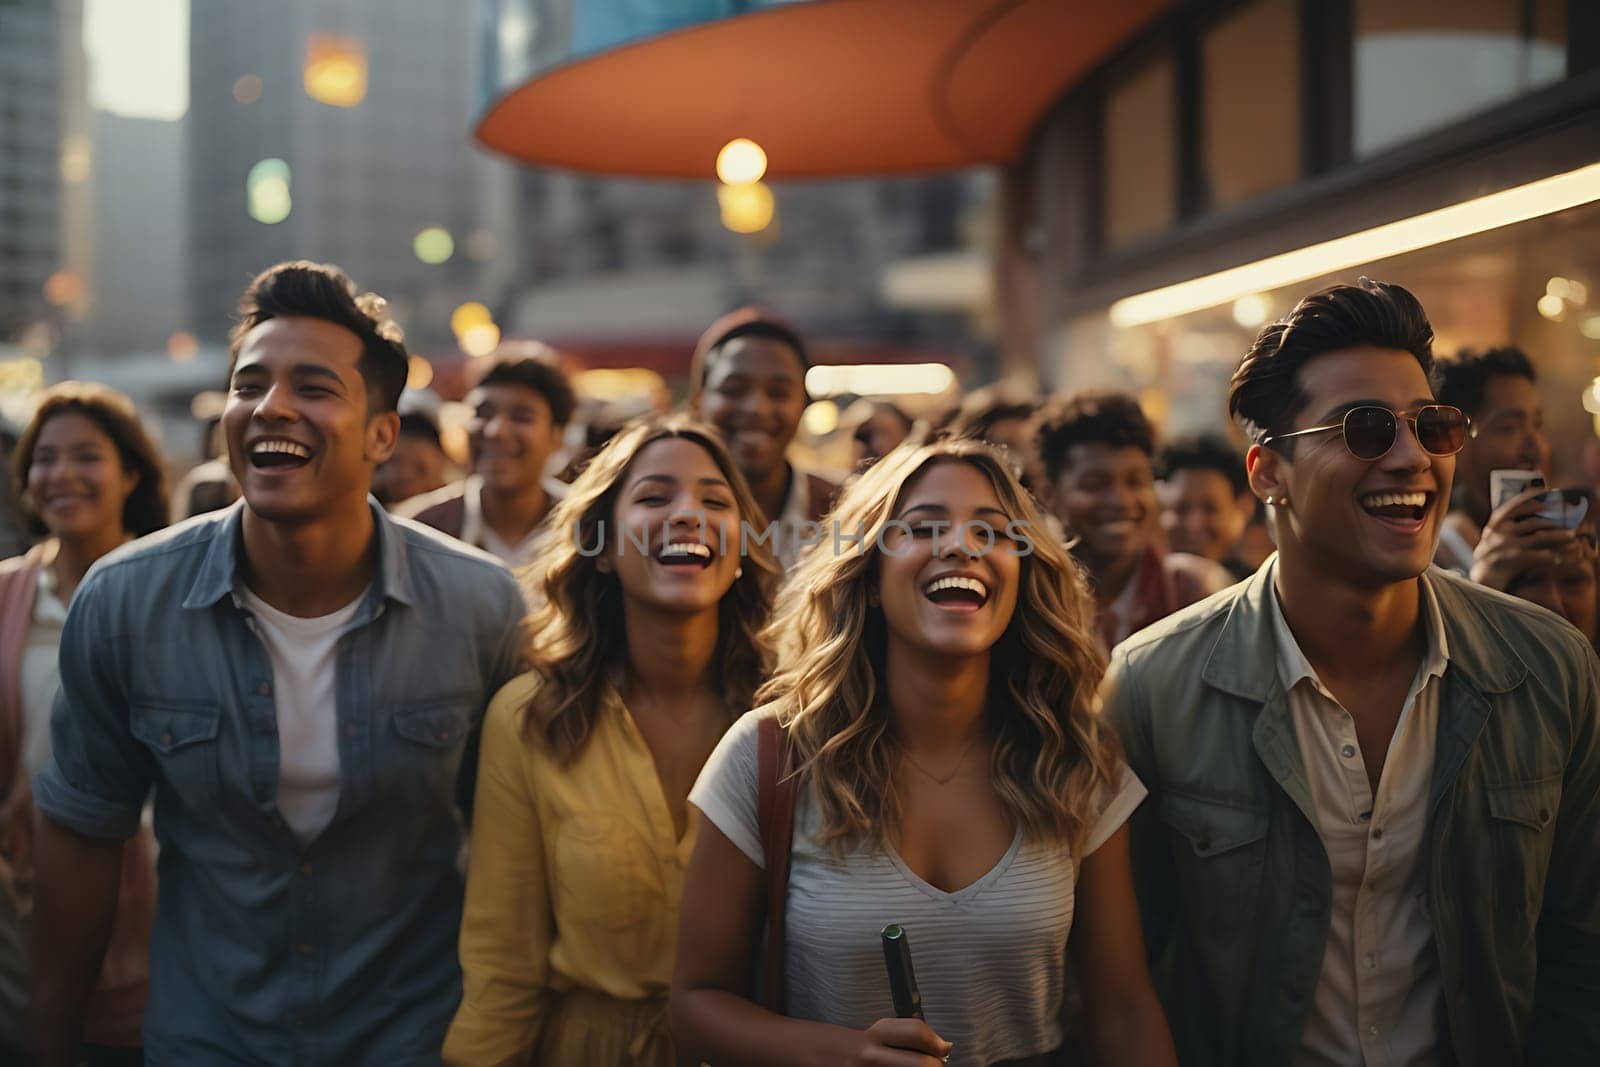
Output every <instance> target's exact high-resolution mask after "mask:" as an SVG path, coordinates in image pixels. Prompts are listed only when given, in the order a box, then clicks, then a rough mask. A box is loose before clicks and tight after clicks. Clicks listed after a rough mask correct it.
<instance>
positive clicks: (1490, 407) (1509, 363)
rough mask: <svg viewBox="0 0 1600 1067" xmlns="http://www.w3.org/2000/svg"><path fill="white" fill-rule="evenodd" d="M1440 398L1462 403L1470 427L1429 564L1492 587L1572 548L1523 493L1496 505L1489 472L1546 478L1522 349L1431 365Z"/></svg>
mask: <svg viewBox="0 0 1600 1067" xmlns="http://www.w3.org/2000/svg"><path fill="white" fill-rule="evenodd" d="M1433 381H1434V387H1435V390H1436V392H1437V393H1438V397H1439V402H1440V403H1441V404H1449V405H1451V406H1453V407H1457V408H1460V409H1461V410H1462V411H1464V412H1466V413H1467V417H1468V418H1470V419H1471V420H1472V427H1473V429H1472V433H1471V434H1470V435H1469V436H1468V438H1467V444H1466V447H1465V448H1463V449H1462V450H1461V455H1460V456H1459V457H1457V461H1456V488H1455V492H1454V495H1453V498H1452V500H1451V510H1450V515H1449V517H1448V518H1447V519H1446V520H1445V524H1444V528H1443V529H1442V530H1441V531H1440V534H1439V547H1438V549H1437V551H1436V552H1435V555H1434V562H1436V563H1438V564H1439V565H1440V566H1441V567H1444V568H1445V569H1447V570H1452V571H1455V572H1456V573H1457V574H1463V575H1468V576H1470V577H1471V578H1472V580H1473V581H1475V582H1478V583H1479V584H1481V585H1487V586H1489V587H1490V588H1491V589H1500V590H1504V589H1505V588H1506V587H1507V586H1508V585H1509V584H1510V583H1511V581H1512V579H1513V578H1515V577H1516V576H1517V575H1518V574H1520V573H1522V572H1523V571H1525V570H1527V569H1529V568H1530V567H1533V566H1535V565H1538V564H1540V563H1547V562H1554V561H1555V555H1554V554H1559V553H1561V552H1565V551H1570V550H1571V549H1572V547H1573V536H1572V533H1571V531H1568V530H1563V529H1561V528H1559V527H1558V526H1557V525H1556V524H1554V523H1551V522H1547V521H1545V520H1543V519H1541V518H1539V517H1538V516H1537V514H1535V513H1536V512H1537V510H1538V507H1537V505H1531V506H1530V505H1529V502H1528V500H1526V499H1524V500H1521V501H1518V502H1516V503H1507V504H1506V505H1505V506H1503V507H1496V506H1495V501H1493V500H1492V499H1490V495H1489V494H1490V491H1491V486H1490V477H1489V476H1490V473H1491V472H1492V471H1497V470H1526V471H1533V472H1535V473H1537V474H1539V475H1540V476H1541V477H1547V476H1548V471H1549V468H1550V442H1549V440H1548V439H1547V438H1546V437H1545V435H1544V404H1543V402H1542V401H1541V400H1540V399H1539V390H1538V378H1537V376H1536V375H1535V373H1534V370H1533V364H1532V363H1531V362H1530V361H1529V359H1528V356H1527V354H1526V353H1524V352H1523V351H1522V350H1521V349H1518V348H1511V347H1502V348H1490V349H1487V350H1485V351H1482V352H1475V351H1471V350H1468V351H1463V352H1462V353H1460V354H1459V355H1457V356H1456V357H1455V358H1454V359H1441V360H1439V361H1438V362H1437V363H1436V364H1435V365H1434V371H1433Z"/></svg>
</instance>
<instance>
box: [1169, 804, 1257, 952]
mask: <svg viewBox="0 0 1600 1067" xmlns="http://www.w3.org/2000/svg"><path fill="white" fill-rule="evenodd" d="M1160 816H1161V821H1162V822H1163V823H1164V824H1165V825H1166V827H1167V829H1168V831H1169V835H1170V838H1171V841H1170V845H1171V849H1172V856H1173V864H1174V866H1175V867H1176V869H1177V873H1178V878H1179V881H1180V882H1181V883H1182V885H1183V897H1184V906H1185V908H1187V909H1190V910H1193V909H1196V908H1200V909H1205V911H1206V914H1204V915H1195V914H1191V915H1190V916H1189V921H1190V924H1191V928H1192V929H1195V930H1196V931H1203V930H1212V931H1215V930H1219V929H1224V928H1233V927H1238V926H1239V925H1241V924H1250V923H1252V922H1254V921H1255V919H1256V914H1255V913H1256V908H1255V902H1256V898H1257V896H1258V894H1259V893H1260V889H1261V877H1262V872H1263V870H1264V868H1265V857H1266V837H1267V813H1266V811H1265V810H1263V809H1260V808H1255V807H1250V806H1247V805H1241V804H1233V803H1229V802H1227V801H1219V800H1211V799H1208V798H1204V797H1197V796H1192V795H1190V794H1186V793H1174V792H1167V793H1164V794H1162V796H1161V804H1160Z"/></svg>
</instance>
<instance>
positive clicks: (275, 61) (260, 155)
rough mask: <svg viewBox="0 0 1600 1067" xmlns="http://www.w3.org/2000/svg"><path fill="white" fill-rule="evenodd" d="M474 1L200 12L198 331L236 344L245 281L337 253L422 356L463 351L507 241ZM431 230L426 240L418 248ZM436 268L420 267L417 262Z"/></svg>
mask: <svg viewBox="0 0 1600 1067" xmlns="http://www.w3.org/2000/svg"><path fill="white" fill-rule="evenodd" d="M477 27H478V23H477V21H476V19H475V5H473V4H467V5H459V4H440V3H433V2H431V0H396V2H386V3H382V4H375V3H373V4H349V3H342V2H339V0H285V2H283V3H273V4H229V3H215V2H196V3H195V4H194V5H193V8H192V22H191V29H190V72H191V75H190V76H191V93H190V111H189V163H188V178H189V183H188V189H189V197H190V205H191V207H190V210H191V229H190V256H189V262H190V272H191V284H190V291H191V294H192V301H193V309H194V314H195V321H196V332H197V334H199V335H200V337H201V339H202V340H203V341H205V340H210V341H218V340H221V339H222V338H223V337H225V335H226V333H227V330H228V327H229V320H230V316H231V313H232V311H233V309H234V306H235V304H236V302H237V300H238V297H239V294H240V292H241V291H242V289H243V288H244V286H245V284H246V283H247V282H248V281H249V279H250V278H251V277H252V276H253V275H254V274H255V273H257V272H258V271H260V270H262V269H263V268H265V267H267V266H270V265H271V264H273V263H275V262H277V261H279V260H282V259H288V258H307V259H314V260H329V261H336V262H338V263H339V264H340V265H341V266H343V267H344V268H345V269H346V270H347V271H348V272H349V273H350V275H351V277H353V278H354V279H355V280H356V282H357V284H359V285H360V286H362V287H363V288H364V289H369V290H372V291H375V292H378V293H381V294H383V295H384V296H385V297H387V298H388V299H389V301H390V303H391V306H392V311H393V314H394V315H395V317H396V318H397V319H398V320H399V321H400V322H401V323H402V324H403V325H404V326H405V328H406V331H407V340H408V342H409V343H410V344H411V345H412V347H413V348H414V349H416V350H418V351H420V352H438V351H446V350H448V351H453V349H454V339H453V337H452V334H451V331H450V327H449V320H450V312H451V309H453V308H454V307H455V306H456V305H457V304H459V303H461V302H462V301H465V300H468V299H482V295H481V294H480V293H479V291H478V288H479V282H480V279H481V278H483V277H484V275H485V273H486V272H489V271H490V269H491V264H492V263H493V262H494V260H495V259H496V256H497V253H498V251H499V248H500V247H502V242H501V241H500V240H499V238H500V236H501V235H499V234H497V233H495V232H494V231H493V230H492V229H491V228H490V227H491V226H492V225H493V224H495V223H496V222H497V221H498V222H500V223H502V224H503V221H504V220H503V218H502V217H500V216H499V214H498V212H499V211H500V210H501V209H500V207H499V205H498V203H497V202H496V200H495V197H494V191H495V190H494V186H493V184H492V182H491V180H490V179H491V178H492V176H493V172H494V171H496V170H497V169H500V170H504V169H506V168H505V166H504V165H503V164H500V163H498V162H497V161H493V160H490V159H488V158H486V156H485V155H484V154H483V153H481V152H479V151H477V150H476V149H475V148H474V147H473V145H472V142H471V139H470V131H471V127H472V119H473V115H474V113H475V109H476V84H477V83H476V77H477V73H476V70H477V62H478V52H477V48H478V44H479V39H478V32H477ZM424 231H443V234H444V235H445V237H446V238H447V241H441V240H440V236H439V234H438V233H437V232H434V233H432V235H431V239H432V244H431V245H430V246H419V243H418V235H419V234H422V233H423V232H424ZM419 252H421V253H424V254H425V256H426V258H428V259H431V260H435V261H434V262H425V261H424V258H423V256H421V255H419Z"/></svg>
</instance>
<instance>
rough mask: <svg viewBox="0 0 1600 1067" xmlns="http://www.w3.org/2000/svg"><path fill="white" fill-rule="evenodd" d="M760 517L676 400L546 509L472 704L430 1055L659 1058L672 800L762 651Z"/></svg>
mask: <svg viewBox="0 0 1600 1067" xmlns="http://www.w3.org/2000/svg"><path fill="white" fill-rule="evenodd" d="M763 521H764V520H763V518H762V516H761V513H760V509H759V507H758V506H757V504H756V503H755V501H754V499H753V498H752V496H751V495H750V490H749V487H748V486H747V485H746V484H745V481H744V479H743V478H742V477H741V476H740V474H739V472H738V469H737V468H736V467H735V466H734V463H733V459H732V457H731V456H730V455H729V454H728V451H727V448H726V446H724V445H723V444H722V442H721V439H720V438H719V437H717V436H716V434H715V431H713V430H711V429H709V428H707V427H705V426H703V425H702V424H700V423H697V422H695V421H693V420H691V419H689V418H687V417H685V416H679V415H674V416H668V417H666V418H663V419H653V420H649V421H646V422H643V423H637V424H635V425H633V426H631V427H629V428H628V429H626V430H624V431H623V432H622V433H620V434H618V435H617V436H616V437H615V438H613V439H612V441H611V442H610V443H609V444H607V445H606V447H605V448H604V449H603V450H601V452H600V453H599V454H598V455H597V456H596V457H595V458H594V460H593V461H592V462H591V463H590V464H589V466H588V467H587V468H586V469H585V470H584V471H583V473H582V474H581V475H579V477H578V478H577V480H576V481H575V482H574V483H573V485H572V487H571V490H570V491H569V492H568V494H567V496H566V498H565V499H564V500H563V501H561V502H560V503H559V504H558V505H557V506H556V509H555V511H554V512H553V513H552V515H551V519H550V522H549V524H548V527H547V533H546V534H545V540H544V543H543V544H542V545H541V547H540V551H539V553H538V555H537V556H536V562H535V563H534V564H533V565H532V567H530V568H529V572H528V575H527V580H529V581H530V582H532V583H533V584H534V588H535V589H536V590H538V591H539V592H541V593H542V594H543V597H544V603H543V605H542V606H541V607H540V608H538V609H537V610H536V611H535V613H534V615H533V617H532V618H531V619H530V620H529V626H528V630H529V634H530V650H529V653H530V660H531V662H532V664H533V669H532V670H531V671H530V672H529V673H527V674H525V675H523V676H522V677H520V678H518V679H516V680H515V681H513V682H511V683H510V684H509V685H507V686H506V687H505V688H504V689H503V690H501V691H500V693H499V694H497V695H496V697H495V699H494V701H493V702H492V703H491V704H490V706H489V711H488V714H487V717H486V718H485V721H484V728H483V745H482V756H481V761H480V764H479V769H478V785H477V803H476V805H475V808H474V818H473V828H472V849H471V861H470V867H469V870H468V875H467V901H466V911H465V914H464V916H463V918H462V925H461V966H462V971H463V977H464V993H463V998H462V1002H461V1007H460V1009H459V1010H458V1011H457V1012H456V1017H455V1021H454V1022H453V1023H452V1025H451V1027H450V1034H449V1037H448V1038H447V1040H446V1042H445V1048H444V1058H445V1061H446V1062H447V1063H451V1064H471V1065H472V1067H488V1065H493V1064H523V1063H537V1064H585V1065H590V1067H606V1065H610V1064H617V1065H621V1064H628V1065H635V1064H642V1065H646V1067H655V1065H661V1067H672V1065H674V1064H676V1063H677V1060H676V1056H675V1053H674V1049H673V1046H672V1038H671V1035H670V1032H669V1029H668V1024H667V1014H666V998H667V989H668V985H669V983H670V981H671V978H672V960H673V948H674V941H675V937H676V930H677V921H678V903H679V898H680V896H681V893H682V886H683V871H684V867H685V865H686V864H687V862H688V859H689V855H690V853H691V852H692V851H693V848H694V842H695V836H696V830H697V824H696V819H697V818H698V816H697V815H695V814H692V813H691V810H690V809H689V807H688V805H687V804H686V798H687V796H688V793H689V787H690V786H691V785H693V783H694V781H695V777H696V775H697V774H698V773H699V771H700V768H701V766H702V764H704V763H705V760H706V757H707V756H708V755H709V754H710V753H711V750H712V749H713V748H714V747H715V746H716V744H717V741H718V739H719V738H721V736H722V734H723V732H724V731H725V730H726V729H727V727H728V726H729V725H730V724H731V723H732V722H733V720H734V718H735V717H737V716H738V715H739V714H741V713H742V712H744V711H746V710H748V709H749V708H750V707H751V696H752V694H753V692H754V690H755V687H756V686H757V685H758V684H759V683H760V682H761V680H762V675H763V672H764V670H765V668H766V664H767V652H766V648H765V646H764V645H763V644H762V643H761V640H760V638H759V637H758V636H757V634H758V632H759V631H760V629H761V626H762V624H763V623H764V622H765V620H766V616H767V611H768V607H769V605H770V601H771V589H772V583H773V581H774V580H775V577H776V575H777V573H778V568H777V564H776V563H775V562H774V561H773V558H772V556H771V553H770V552H769V551H768V550H767V548H766V547H765V545H764V544H762V543H761V542H759V541H757V540H756V539H755V538H753V537H745V536H743V530H742V528H741V523H743V524H746V525H748V527H750V528H751V529H759V528H760V526H761V524H762V523H763ZM742 542H744V543H742Z"/></svg>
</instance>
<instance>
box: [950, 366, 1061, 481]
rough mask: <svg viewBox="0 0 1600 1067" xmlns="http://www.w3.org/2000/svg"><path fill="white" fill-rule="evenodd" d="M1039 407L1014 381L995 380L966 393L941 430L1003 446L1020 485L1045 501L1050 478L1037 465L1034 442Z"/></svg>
mask: <svg viewBox="0 0 1600 1067" xmlns="http://www.w3.org/2000/svg"><path fill="white" fill-rule="evenodd" d="M1040 408H1041V404H1040V402H1039V401H1038V400H1037V399H1035V398H1033V397H1031V396H1026V395H1024V393H1023V390H1022V388H1021V387H1020V386H1018V385H1017V384H1016V383H1014V382H997V383H995V384H994V385H989V386H985V387H984V388H982V389H977V390H974V391H973V392H972V393H971V394H970V395H968V396H967V398H966V399H965V400H963V401H962V402H961V405H960V407H958V408H957V409H956V410H955V412H954V413H953V414H952V415H951V416H950V419H949V421H948V423H947V424H946V425H945V427H944V430H945V432H947V433H949V434H951V435H952V436H955V437H970V438H972V439H973V440H975V441H987V442H989V443H990V444H991V445H998V446H1000V447H1001V448H1003V449H1005V450H1006V452H1007V453H1008V454H1009V455H1010V456H1011V459H1012V463H1013V464H1014V465H1015V467H1016V469H1017V472H1018V474H1019V475H1020V476H1021V478H1022V484H1023V485H1024V486H1026V487H1027V489H1028V491H1029V492H1031V493H1033V495H1034V497H1035V498H1036V499H1038V500H1040V501H1041V502H1045V503H1048V497H1049V486H1048V484H1047V483H1048V481H1049V479H1048V478H1047V477H1046V476H1045V473H1044V470H1043V468H1042V467H1041V466H1040V464H1039V451H1038V448H1037V447H1036V445H1035V436H1036V433H1037V430H1038V422H1037V418H1038V416H1039V411H1040Z"/></svg>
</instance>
